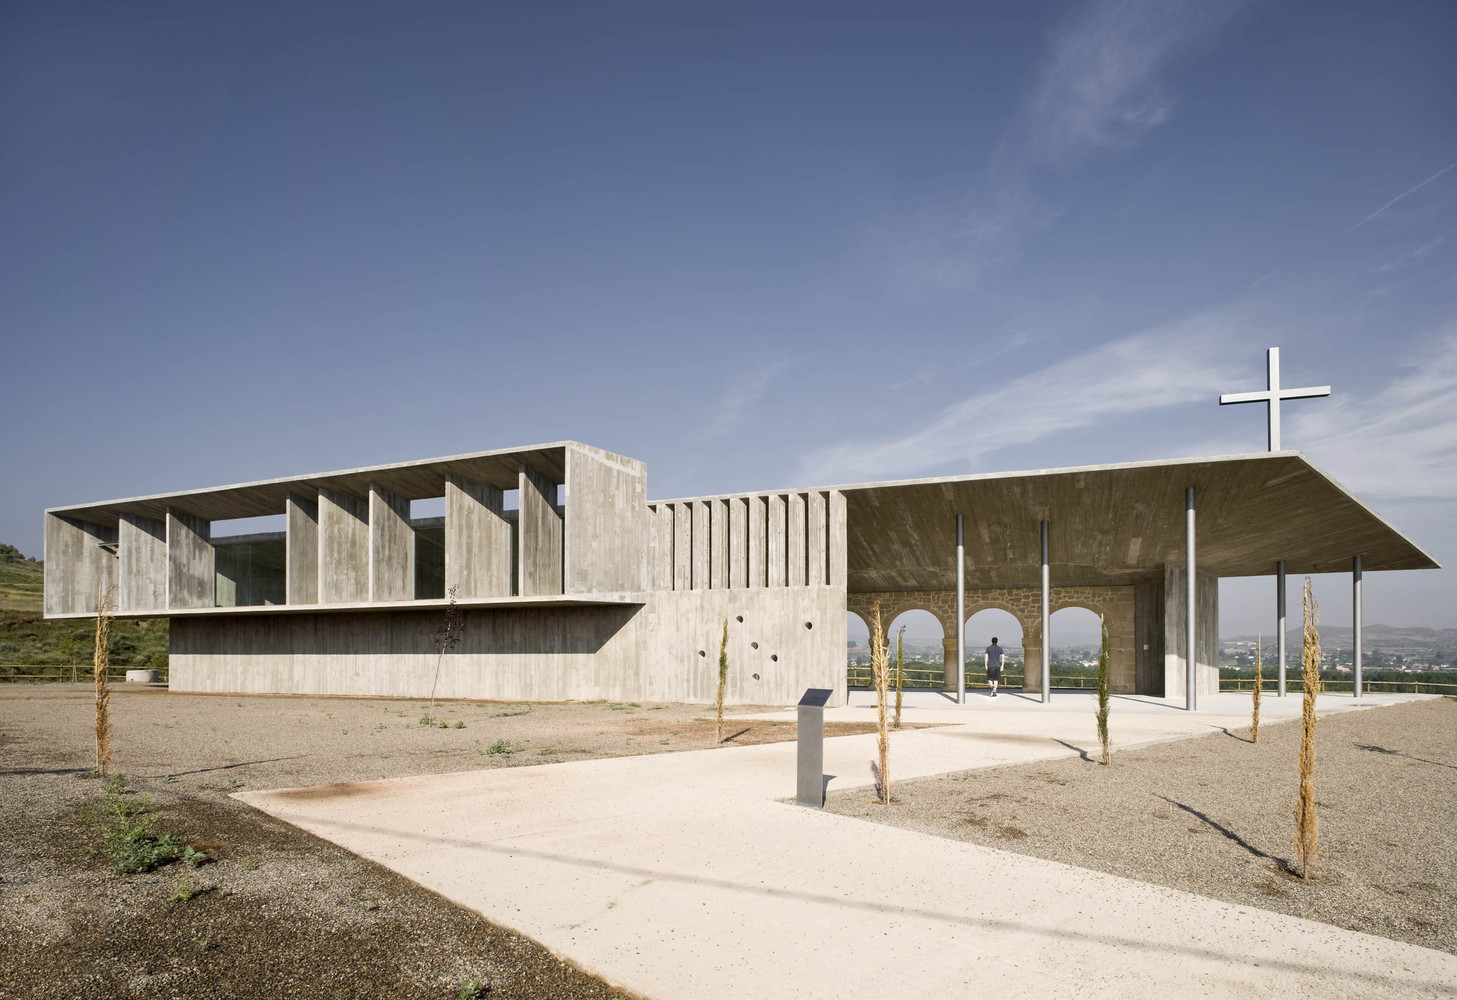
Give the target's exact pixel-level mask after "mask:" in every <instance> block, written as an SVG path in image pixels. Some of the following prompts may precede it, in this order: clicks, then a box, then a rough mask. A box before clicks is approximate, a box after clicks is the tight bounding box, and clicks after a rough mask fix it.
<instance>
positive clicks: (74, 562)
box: [45, 513, 117, 615]
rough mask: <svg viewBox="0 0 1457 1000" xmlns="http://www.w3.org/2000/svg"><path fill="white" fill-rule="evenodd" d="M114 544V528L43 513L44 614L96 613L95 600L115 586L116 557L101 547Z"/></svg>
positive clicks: (115, 537) (115, 533)
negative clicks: (44, 526) (44, 533)
mask: <svg viewBox="0 0 1457 1000" xmlns="http://www.w3.org/2000/svg"><path fill="white" fill-rule="evenodd" d="M116 542H117V532H116V529H114V528H108V527H106V526H105V525H100V524H93V523H91V522H89V521H80V520H76V519H74V518H70V517H63V516H60V515H57V514H50V513H47V514H46V539H45V546H46V548H45V613H46V614H47V615H68V614H95V613H96V599H97V598H98V597H99V596H100V595H101V594H103V593H104V592H105V591H106V590H107V589H108V588H110V587H112V586H114V585H115V584H116V577H117V557H116V555H115V553H114V552H112V551H110V550H109V549H108V548H106V547H105V546H113V545H115V544H116Z"/></svg>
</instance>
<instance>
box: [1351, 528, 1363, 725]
mask: <svg viewBox="0 0 1457 1000" xmlns="http://www.w3.org/2000/svg"><path fill="white" fill-rule="evenodd" d="M1361 631H1362V623H1361V557H1360V556H1359V555H1357V556H1355V557H1354V558H1352V560H1351V676H1352V678H1353V679H1354V681H1355V683H1354V684H1352V685H1351V694H1352V695H1354V696H1355V697H1357V698H1359V697H1361V653H1362V648H1361V647H1362V638H1363V636H1362V635H1361Z"/></svg>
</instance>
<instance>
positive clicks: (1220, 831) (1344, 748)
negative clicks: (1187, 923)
mask: <svg viewBox="0 0 1457 1000" xmlns="http://www.w3.org/2000/svg"><path fill="white" fill-rule="evenodd" d="M1090 725H1091V722H1090ZM1247 736H1248V733H1247V732H1246V731H1244V730H1237V731H1234V732H1226V733H1218V734H1215V735H1213V736H1207V737H1201V738H1198V739H1190V740H1183V741H1180V742H1176V743H1168V744H1163V745H1160V746H1155V747H1150V748H1148V749H1144V750H1135V751H1125V752H1123V753H1119V754H1115V756H1114V758H1113V762H1112V765H1111V766H1108V767H1104V766H1102V765H1101V764H1098V763H1094V762H1092V761H1095V760H1096V759H1097V751H1096V748H1095V746H1093V745H1089V746H1088V748H1087V749H1088V751H1089V753H1090V754H1091V760H1089V759H1079V758H1072V759H1068V760H1060V761H1053V762H1045V763H1036V764H1021V765H1015V766H1011V767H1001V768H992V769H987V770H979V771H967V772H962V773H959V774H953V775H948V776H944V777H939V778H930V779H925V780H921V781H908V782H904V783H900V784H897V785H896V786H895V800H894V801H893V802H892V803H891V805H890V807H889V808H886V807H882V806H879V805H877V804H876V803H875V802H874V801H873V796H872V793H871V792H870V791H869V790H854V791H847V792H842V793H838V794H833V795H831V797H830V800H829V802H828V803H827V805H826V808H827V809H830V810H831V811H833V812H837V813H842V814H845V815H851V816H858V817H862V818H865V819H869V820H874V821H878V822H884V823H892V824H895V825H898V826H903V827H907V828H909V829H913V830H919V831H922V832H926V833H932V834H937V835H939V836H944V837H950V838H953V839H957V840H965V841H971V842H974V843H978V844H984V845H986V846H989V847H997V848H1002V849H1004V850H1007V851H1012V852H1017V853H1019V854H1028V855H1033V856H1035V857H1041V858H1048V859H1052V860H1055V861H1063V862H1066V863H1068V864H1072V865H1077V866H1080V867H1083V868H1091V869H1095V870H1098V871H1104V872H1109V873H1111V874H1115V875H1123V876H1126V877H1129V878H1134V879H1139V880H1141V881H1145V882H1152V883H1155V884H1158V885H1163V886H1168V887H1170V888H1174V889H1182V890H1185V891H1188V892H1193V893H1199V894H1201V895H1204V896H1212V897H1214V898H1216V899H1221V900H1225V901H1227V902H1232V903H1239V904H1247V905H1250V906H1256V907H1261V908H1263V909H1267V910H1276V911H1279V912H1282V913H1289V914H1293V915H1295V916H1300V917H1308V918H1310V919H1312V920H1320V921H1324V922H1326V923H1330V924H1335V925H1337V926H1340V927H1345V928H1349V929H1352V930H1359V931H1366V932H1368V933H1371V934H1379V935H1382V936H1384V937H1389V938H1395V939H1397V940H1400V941H1407V942H1410V943H1412V944H1418V945H1423V946H1425V947H1428V948H1437V949H1441V950H1443V951H1448V952H1457V701H1453V700H1451V699H1437V700H1431V701H1420V702H1411V703H1407V704H1402V705H1394V706H1388V707H1384V708H1376V709H1371V710H1369V711H1363V712H1351V713H1346V714H1342V715H1338V716H1332V717H1330V718H1326V719H1322V720H1321V722H1320V724H1319V726H1318V728H1317V731H1316V772H1315V787H1316V794H1317V802H1318V808H1319V820H1320V856H1319V862H1318V866H1317V868H1316V870H1315V873H1314V874H1313V876H1312V878H1311V879H1310V881H1309V882H1302V881H1301V880H1300V879H1299V878H1297V877H1295V876H1294V875H1292V874H1291V872H1290V865H1291V863H1292V858H1293V854H1294V850H1293V847H1294V843H1293V836H1292V830H1293V822H1294V821H1293V812H1294V807H1295V792H1296V787H1297V777H1296V753H1297V749H1298V745H1299V738H1300V728H1299V723H1298V722H1290V723H1281V724H1279V725H1265V726H1262V727H1261V733H1260V742H1259V743H1258V744H1251V743H1249V742H1248V740H1247ZM892 767H894V761H893V760H892ZM867 860H868V859H867ZM1007 862H1008V864H1015V863H1016V859H1015V857H1008V859H1007Z"/></svg>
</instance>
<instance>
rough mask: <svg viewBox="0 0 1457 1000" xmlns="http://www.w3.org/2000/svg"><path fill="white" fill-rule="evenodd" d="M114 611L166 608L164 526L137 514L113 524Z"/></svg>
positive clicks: (165, 528)
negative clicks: (114, 545)
mask: <svg viewBox="0 0 1457 1000" xmlns="http://www.w3.org/2000/svg"><path fill="white" fill-rule="evenodd" d="M116 551H117V560H116V565H117V595H116V603H117V610H118V612H120V613H122V614H125V613H126V612H128V611H137V612H139V611H165V610H166V608H167V525H166V523H165V522H162V521H158V520H154V519H153V518H150V517H141V516H140V515H137V514H122V515H121V516H120V519H119V522H118V524H117V550H116Z"/></svg>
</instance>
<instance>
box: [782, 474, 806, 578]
mask: <svg viewBox="0 0 1457 1000" xmlns="http://www.w3.org/2000/svg"><path fill="white" fill-rule="evenodd" d="M784 506H785V515H786V516H785V526H784V527H785V544H784V561H785V572H784V584H785V586H788V587H803V586H804V581H805V579H806V574H805V561H806V556H807V554H808V549H809V545H808V540H807V539H806V538H805V520H806V517H805V514H806V511H805V507H806V503H805V497H804V494H803V493H791V494H789V496H787V497H785V499H784Z"/></svg>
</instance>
